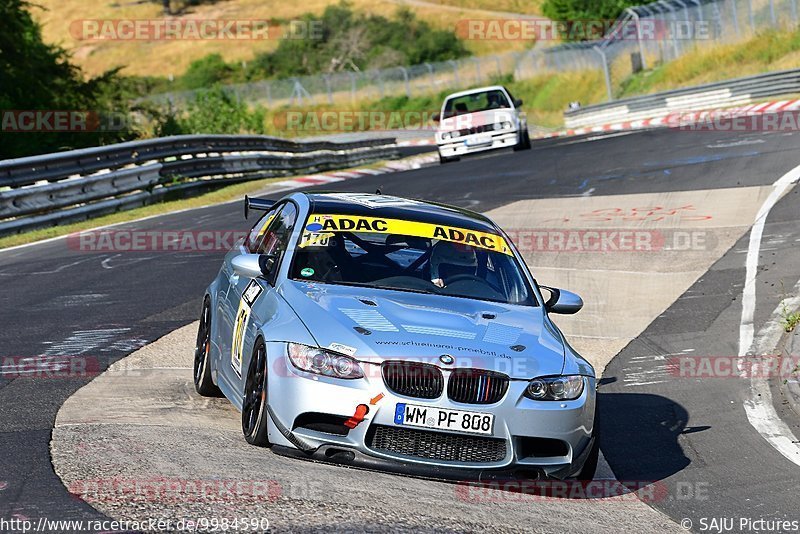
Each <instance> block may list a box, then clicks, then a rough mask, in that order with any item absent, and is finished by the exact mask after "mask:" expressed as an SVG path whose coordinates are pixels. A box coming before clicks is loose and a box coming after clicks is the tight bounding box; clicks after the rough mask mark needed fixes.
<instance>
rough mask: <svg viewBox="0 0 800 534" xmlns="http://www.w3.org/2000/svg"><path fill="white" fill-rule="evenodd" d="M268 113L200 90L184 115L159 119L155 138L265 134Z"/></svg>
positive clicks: (215, 91)
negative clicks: (188, 135) (186, 135)
mask: <svg viewBox="0 0 800 534" xmlns="http://www.w3.org/2000/svg"><path fill="white" fill-rule="evenodd" d="M265 117H266V111H265V110H264V109H263V108H261V107H259V106H257V107H255V108H254V109H250V108H249V107H248V106H247V104H245V103H243V102H241V101H240V100H238V99H237V98H236V97H234V96H231V95H230V94H229V93H227V92H225V91H224V90H223V89H222V87H219V86H215V87H213V88H211V89H209V90H201V91H198V93H197V94H196V95H195V96H194V99H193V100H192V101H190V102H189V104H188V105H187V106H186V110H185V112H183V113H180V114H176V113H175V111H174V110H172V109H167V110H165V111H162V113H161V115H160V116H159V117H157V121H158V124H157V126H156V131H155V133H156V135H158V136H164V135H177V134H206V133H207V134H263V133H264V132H265V128H264V120H265Z"/></svg>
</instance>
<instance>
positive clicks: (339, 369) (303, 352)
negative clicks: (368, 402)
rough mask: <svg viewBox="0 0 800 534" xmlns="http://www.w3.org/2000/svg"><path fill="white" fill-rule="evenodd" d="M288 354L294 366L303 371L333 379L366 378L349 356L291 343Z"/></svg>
mask: <svg viewBox="0 0 800 534" xmlns="http://www.w3.org/2000/svg"><path fill="white" fill-rule="evenodd" d="M288 353H289V360H290V361H291V362H292V365H294V366H295V367H297V368H298V369H300V370H301V371H306V372H309V373H314V374H317V375H322V376H330V377H333V378H345V379H354V378H364V371H363V370H362V369H361V365H359V363H358V362H357V361H356V360H354V359H353V358H350V357H349V356H344V355H342V354H337V353H335V352H331V351H328V350H325V349H320V348H317V347H309V346H308V345H300V344H299V343H289V346H288Z"/></svg>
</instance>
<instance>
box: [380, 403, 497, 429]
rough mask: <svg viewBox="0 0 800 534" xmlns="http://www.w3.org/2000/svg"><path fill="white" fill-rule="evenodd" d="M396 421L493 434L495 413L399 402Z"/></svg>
mask: <svg viewBox="0 0 800 534" xmlns="http://www.w3.org/2000/svg"><path fill="white" fill-rule="evenodd" d="M394 423H395V424H396V425H403V426H417V427H422V428H432V429H435V430H447V431H449V432H469V433H472V434H491V433H492V427H493V426H494V414H490V413H483V412H465V411H463V410H448V409H443V408H434V407H433V406H419V405H416V404H406V403H405V402H398V403H397V405H396V406H395V410H394Z"/></svg>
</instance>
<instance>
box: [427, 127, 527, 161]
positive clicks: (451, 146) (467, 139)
mask: <svg viewBox="0 0 800 534" xmlns="http://www.w3.org/2000/svg"><path fill="white" fill-rule="evenodd" d="M518 135H519V134H518V131H517V130H504V131H501V132H491V133H483V134H471V135H466V136H462V137H457V138H455V139H448V140H446V141H439V142H438V143H437V145H438V148H439V154H440V155H441V156H442V157H445V158H452V157H458V156H463V155H464V154H471V153H474V152H482V151H484V150H493V149H497V148H510V147H513V146H515V145H516V144H517V143H518V141H519V140H518Z"/></svg>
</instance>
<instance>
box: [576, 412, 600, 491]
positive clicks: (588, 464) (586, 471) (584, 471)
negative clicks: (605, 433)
mask: <svg viewBox="0 0 800 534" xmlns="http://www.w3.org/2000/svg"><path fill="white" fill-rule="evenodd" d="M598 401H599V398H595V406H594V427H593V428H592V437H593V438H594V442H593V443H592V450H590V451H589V456H588V457H587V458H586V461H585V462H584V463H583V467H581V470H580V472H579V473H578V475H577V476H576V477H575V478H576V479H578V480H580V481H581V482H591V481H592V480H594V475H595V473H596V472H597V462H598V460H599V459H600V410H599V409H598V407H597V402H598Z"/></svg>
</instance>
